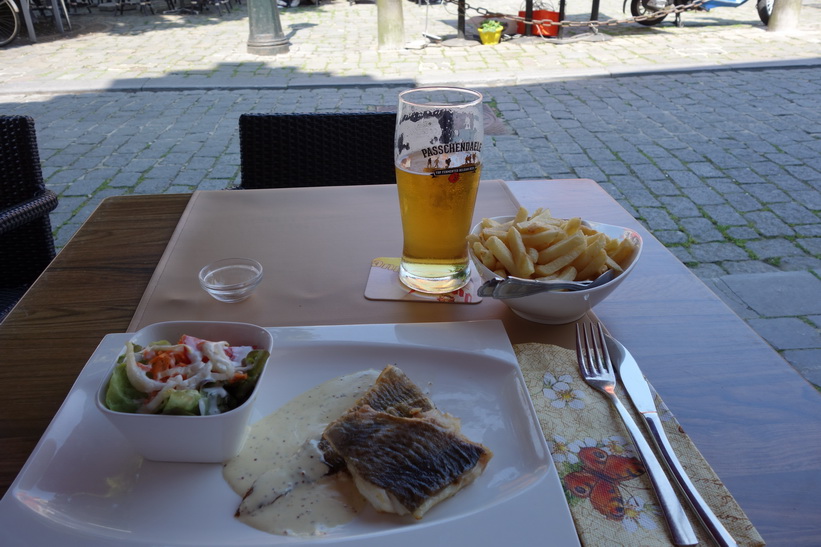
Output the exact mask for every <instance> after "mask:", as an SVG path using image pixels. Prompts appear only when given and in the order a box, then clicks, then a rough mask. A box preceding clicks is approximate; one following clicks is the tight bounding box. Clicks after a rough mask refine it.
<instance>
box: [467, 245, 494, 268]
mask: <svg viewBox="0 0 821 547" xmlns="http://www.w3.org/2000/svg"><path fill="white" fill-rule="evenodd" d="M472 246H473V252H474V253H475V254H476V256H477V257H479V260H480V261H481V262H482V264H484V265H485V267H486V268H488V269H489V270H492V269H494V268H495V267H496V257H495V256H493V253H492V252H490V249H488V248H487V247H485V246H484V245H482V242H481V241H475V242H473V245H472Z"/></svg>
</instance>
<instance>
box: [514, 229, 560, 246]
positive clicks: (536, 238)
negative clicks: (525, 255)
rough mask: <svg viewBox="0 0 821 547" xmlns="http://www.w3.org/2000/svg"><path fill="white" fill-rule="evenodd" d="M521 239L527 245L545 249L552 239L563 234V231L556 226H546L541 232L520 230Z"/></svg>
mask: <svg viewBox="0 0 821 547" xmlns="http://www.w3.org/2000/svg"><path fill="white" fill-rule="evenodd" d="M520 233H521V234H522V241H523V242H524V244H525V245H526V246H527V247H530V248H531V249H536V250H537V251H543V250H544V249H547V248H548V247H549V246H550V245H551V244H552V243H553V242H554V241H556V240H557V239H558V238H560V237H562V236H563V235H564V232H563V231H562V230H561V229H559V228H556V227H551V228H547V229H545V230H542V231H541V232H522V231H521V230H520Z"/></svg>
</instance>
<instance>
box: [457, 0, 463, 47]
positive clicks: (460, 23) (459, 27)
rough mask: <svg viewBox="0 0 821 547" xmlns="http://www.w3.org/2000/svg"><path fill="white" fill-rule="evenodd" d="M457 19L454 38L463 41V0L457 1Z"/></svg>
mask: <svg viewBox="0 0 821 547" xmlns="http://www.w3.org/2000/svg"><path fill="white" fill-rule="evenodd" d="M457 13H458V19H457V20H456V37H457V38H459V39H460V40H464V39H465V0H459V8H458V11H457Z"/></svg>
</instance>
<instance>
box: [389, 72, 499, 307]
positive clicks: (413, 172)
mask: <svg viewBox="0 0 821 547" xmlns="http://www.w3.org/2000/svg"><path fill="white" fill-rule="evenodd" d="M483 140H484V115H483V111H482V94H481V93H478V92H476V91H473V90H470V89H462V88H458V87H447V86H433V87H420V88H417V89H409V90H407V91H403V92H401V93H400V94H399V107H398V109H397V113H396V132H395V136H394V143H393V144H394V157H393V159H394V165H395V167H396V185H397V188H398V191H399V208H400V211H401V213H402V231H403V232H404V245H403V248H402V260H400V262H399V280H400V281H401V282H402V283H403V284H404V285H405V286H406V287H408V288H410V289H412V290H415V291H420V292H426V293H448V292H452V291H455V290H457V289H460V288H462V287H464V286H465V285H467V284H468V282H469V281H470V258H469V256H468V245H467V240H466V238H467V235H468V233H469V232H470V226H471V221H472V220H473V207H474V206H475V205H476V193H477V191H478V190H479V176H480V174H481V171H482V143H483Z"/></svg>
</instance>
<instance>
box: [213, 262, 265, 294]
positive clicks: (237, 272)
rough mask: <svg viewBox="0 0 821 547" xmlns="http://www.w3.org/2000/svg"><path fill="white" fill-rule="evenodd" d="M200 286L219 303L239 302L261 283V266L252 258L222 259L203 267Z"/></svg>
mask: <svg viewBox="0 0 821 547" xmlns="http://www.w3.org/2000/svg"><path fill="white" fill-rule="evenodd" d="M199 278H200V286H201V287H202V288H203V289H205V291H206V292H207V293H208V294H210V295H211V296H213V297H214V298H216V299H217V300H219V301H220V302H241V301H243V300H245V299H246V298H248V297H249V296H251V293H253V292H254V289H256V288H257V285H259V282H260V281H262V264H260V263H259V262H257V261H256V260H254V259H252V258H224V259H222V260H217V261H216V262H212V263H211V264H209V265H207V266H205V267H204V268H203V269H201V270H200V274H199Z"/></svg>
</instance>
